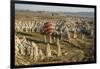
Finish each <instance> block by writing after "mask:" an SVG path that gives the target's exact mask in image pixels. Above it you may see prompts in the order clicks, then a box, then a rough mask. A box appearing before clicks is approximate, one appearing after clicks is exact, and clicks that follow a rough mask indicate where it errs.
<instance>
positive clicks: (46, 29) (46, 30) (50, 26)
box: [43, 22, 54, 43]
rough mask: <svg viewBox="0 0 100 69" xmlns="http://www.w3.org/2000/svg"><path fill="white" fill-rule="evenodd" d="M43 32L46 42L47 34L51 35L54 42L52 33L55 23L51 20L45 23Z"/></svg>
mask: <svg viewBox="0 0 100 69" xmlns="http://www.w3.org/2000/svg"><path fill="white" fill-rule="evenodd" d="M43 32H44V33H45V35H44V39H45V42H47V39H46V36H49V39H50V43H52V38H51V35H52V33H53V32H54V25H53V24H52V23H51V22H46V23H44V26H43Z"/></svg>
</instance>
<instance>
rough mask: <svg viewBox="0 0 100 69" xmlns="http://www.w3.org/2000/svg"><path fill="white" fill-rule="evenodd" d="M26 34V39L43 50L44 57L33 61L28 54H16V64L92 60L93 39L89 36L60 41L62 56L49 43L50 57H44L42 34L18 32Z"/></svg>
mask: <svg viewBox="0 0 100 69" xmlns="http://www.w3.org/2000/svg"><path fill="white" fill-rule="evenodd" d="M17 34H18V36H20V37H21V35H24V36H26V38H27V40H29V41H34V42H35V43H36V44H37V46H38V47H39V48H40V49H42V50H43V53H44V55H45V56H44V57H45V59H43V60H38V61H37V62H35V61H34V60H33V59H31V58H30V56H28V55H21V54H18V55H17V56H15V64H16V65H34V64H49V63H65V62H66V63H68V62H85V61H93V60H94V41H93V39H91V38H88V37H86V38H85V39H81V38H79V37H78V38H76V39H70V40H62V41H60V45H61V52H62V56H59V57H58V56H57V46H56V45H55V44H54V43H53V44H50V47H51V50H52V57H46V44H45V43H44V39H43V35H41V34H40V33H24V32H23V33H19V32H17Z"/></svg>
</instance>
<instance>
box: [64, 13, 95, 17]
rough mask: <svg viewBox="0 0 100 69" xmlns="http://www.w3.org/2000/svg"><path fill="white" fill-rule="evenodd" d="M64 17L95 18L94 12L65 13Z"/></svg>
mask: <svg viewBox="0 0 100 69" xmlns="http://www.w3.org/2000/svg"><path fill="white" fill-rule="evenodd" d="M64 15H66V16H80V17H91V18H94V12H64Z"/></svg>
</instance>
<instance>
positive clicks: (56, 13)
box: [15, 10, 94, 18]
mask: <svg viewBox="0 0 100 69" xmlns="http://www.w3.org/2000/svg"><path fill="white" fill-rule="evenodd" d="M15 13H21V14H26V13H31V14H33V15H49V16H52V15H56V16H57V15H60V16H79V17H90V18H94V12H49V11H30V10H16V12H15Z"/></svg>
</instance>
